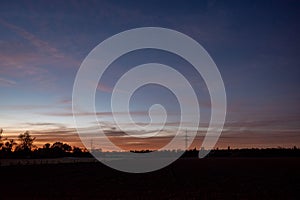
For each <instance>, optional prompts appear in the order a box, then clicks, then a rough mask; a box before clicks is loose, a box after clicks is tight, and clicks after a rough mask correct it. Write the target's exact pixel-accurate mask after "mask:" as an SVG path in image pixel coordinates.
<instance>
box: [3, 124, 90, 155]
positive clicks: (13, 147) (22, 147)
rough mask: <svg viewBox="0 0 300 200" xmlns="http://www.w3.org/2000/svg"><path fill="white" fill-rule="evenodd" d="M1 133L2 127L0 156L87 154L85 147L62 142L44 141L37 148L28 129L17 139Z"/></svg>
mask: <svg viewBox="0 0 300 200" xmlns="http://www.w3.org/2000/svg"><path fill="white" fill-rule="evenodd" d="M2 133H3V129H0V158H12V157H26V158H28V157H29V158H30V157H34V158H38V157H46V158H47V157H65V156H76V157H81V156H89V153H88V151H87V150H86V149H81V148H79V147H76V146H73V147H72V146H70V145H69V144H67V143H63V142H55V143H53V144H50V143H46V144H44V145H43V147H42V148H38V147H37V146H36V145H34V141H35V139H36V137H33V136H32V135H30V132H29V131H26V132H24V133H22V134H20V135H19V136H18V139H17V140H15V139H9V138H5V137H3V136H2Z"/></svg>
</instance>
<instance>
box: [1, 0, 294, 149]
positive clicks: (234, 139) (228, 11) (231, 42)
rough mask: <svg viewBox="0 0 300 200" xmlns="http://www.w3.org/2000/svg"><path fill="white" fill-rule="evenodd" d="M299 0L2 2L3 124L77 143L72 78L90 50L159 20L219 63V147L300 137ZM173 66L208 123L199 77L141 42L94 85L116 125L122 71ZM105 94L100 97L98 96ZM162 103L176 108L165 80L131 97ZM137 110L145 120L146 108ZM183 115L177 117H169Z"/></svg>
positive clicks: (42, 138)
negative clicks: (113, 98)
mask: <svg viewBox="0 0 300 200" xmlns="http://www.w3.org/2000/svg"><path fill="white" fill-rule="evenodd" d="M299 8H300V2H299V1H291V0H290V1H188V2H185V1H163V2H161V1H53V2H49V1H14V2H11V1H1V3H0V91H1V101H0V111H1V112H0V119H1V121H0V127H2V128H3V129H4V134H7V135H8V136H12V137H13V136H16V135H17V134H19V133H21V132H23V131H25V130H30V131H31V132H32V134H35V135H37V138H38V140H37V142H39V144H43V143H45V142H46V141H50V142H53V141H56V140H60V141H62V140H64V141H67V142H69V143H71V144H76V145H79V144H80V141H79V139H78V137H77V133H76V131H75V129H74V127H75V126H74V122H73V118H72V111H71V95H72V87H73V82H74V79H75V76H76V72H77V70H78V69H79V66H80V64H81V62H82V61H83V59H84V58H85V57H86V56H87V54H88V53H89V52H90V51H91V50H92V49H93V48H94V47H95V46H96V45H98V44H99V43H100V42H101V41H103V40H105V39H106V38H108V37H110V36H112V35H114V34H117V33H119V32H121V31H125V30H128V29H131V28H137V27H145V26H155V27H165V28H170V29H174V30H177V31H180V32H182V33H184V34H186V35H188V36H190V37H192V38H194V39H195V40H196V41H198V42H199V43H200V44H201V45H202V46H203V47H204V48H205V49H206V50H207V51H208V53H209V54H210V55H211V57H212V58H213V59H214V61H215V63H216V64H217V66H218V68H219V70H220V72H221V74H222V77H223V80H224V84H225V87H226V92H227V98H228V113H227V121H226V124H225V129H224V131H223V134H222V137H221V139H220V143H219V144H218V145H219V146H227V145H231V146H236V147H251V146H258V147H269V146H275V147H276V146H294V145H298V146H299V145H300V132H299V131H300V125H299V124H300V123H299V120H300V112H299V111H300V109H299V108H300V107H299V102H300V93H299V88H300V87H299V86H300V79H299V77H300V76H299V75H300V68H299V67H300V59H299V52H300V39H299V35H300V34H299V33H300V26H299V19H300V16H299V15H300V13H299ZM154 61H155V62H159V63H164V64H168V65H169V66H172V67H174V68H175V69H177V70H179V71H181V72H182V73H183V74H184V75H185V76H186V77H188V78H189V79H191V80H194V82H193V83H192V84H193V86H194V87H195V89H196V91H197V95H198V98H199V101H200V103H199V106H200V108H201V109H202V110H203V111H204V118H203V120H204V123H205V122H207V119H208V117H209V113H210V111H209V104H210V103H209V96H208V93H207V91H206V89H205V84H204V83H203V81H202V79H201V77H199V76H197V75H195V73H194V71H193V70H192V68H191V67H190V66H189V64H188V63H186V62H185V61H184V60H181V59H180V58H178V57H176V56H175V55H172V54H170V53H167V52H162V51H157V50H156V51H155V50H143V51H137V52H132V53H130V54H128V55H125V56H123V57H121V58H120V59H118V60H117V61H116V62H114V63H113V65H112V66H111V67H110V69H109V70H108V71H107V72H106V76H105V78H104V79H103V80H102V82H101V85H100V86H99V87H98V88H99V90H98V91H97V102H98V104H97V105H96V106H97V111H98V112H99V113H100V114H101V116H102V118H101V119H103V122H105V123H107V124H108V125H107V128H108V130H110V131H112V132H114V130H113V129H112V127H111V123H110V120H111V117H110V115H109V112H110V109H109V104H108V103H109V101H108V100H109V97H110V95H111V88H112V87H113V85H114V84H115V82H116V80H117V79H118V77H120V75H121V74H122V73H123V72H125V71H126V70H129V69H130V68H132V67H134V66H135V65H137V64H143V63H147V62H154ZM98 99H99V100H98ZM157 101H159V103H162V104H163V105H165V106H166V107H167V108H168V110H169V111H173V112H177V111H178V105H177V103H176V100H174V97H173V96H172V94H170V93H169V92H168V91H167V90H165V89H163V88H161V87H160V88H159V87H158V86H149V87H145V88H144V92H140V93H139V92H137V93H136V94H135V98H133V101H132V104H131V109H132V111H136V112H138V111H140V112H141V111H146V110H147V108H149V106H150V105H152V104H153V103H157ZM137 115H138V116H133V118H134V119H135V120H137V121H145V122H147V121H148V119H147V115H145V116H144V115H143V116H141V114H140V113H139V114H137ZM177 118H178V116H177V117H176V116H173V117H170V119H169V122H174V121H176V120H177Z"/></svg>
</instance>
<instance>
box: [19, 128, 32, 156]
mask: <svg viewBox="0 0 300 200" xmlns="http://www.w3.org/2000/svg"><path fill="white" fill-rule="evenodd" d="M18 138H19V140H20V144H19V145H18V146H17V147H16V151H24V152H30V151H31V149H32V148H33V147H35V146H34V145H33V142H34V140H35V137H32V136H31V135H30V133H29V131H26V132H25V133H23V134H20V135H19V136H18Z"/></svg>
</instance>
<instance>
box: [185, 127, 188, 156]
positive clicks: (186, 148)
mask: <svg viewBox="0 0 300 200" xmlns="http://www.w3.org/2000/svg"><path fill="white" fill-rule="evenodd" d="M184 140H185V150H186V151H187V150H188V140H189V139H188V135H187V129H186V130H185V138H184Z"/></svg>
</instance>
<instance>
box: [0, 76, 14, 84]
mask: <svg viewBox="0 0 300 200" xmlns="http://www.w3.org/2000/svg"><path fill="white" fill-rule="evenodd" d="M16 84H17V83H16V82H15V81H13V80H9V79H5V78H1V77H0V86H13V85H16Z"/></svg>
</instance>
